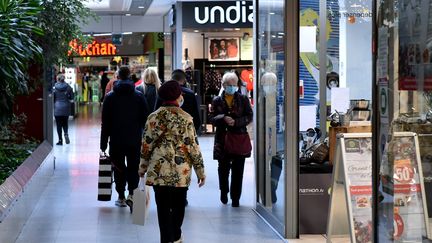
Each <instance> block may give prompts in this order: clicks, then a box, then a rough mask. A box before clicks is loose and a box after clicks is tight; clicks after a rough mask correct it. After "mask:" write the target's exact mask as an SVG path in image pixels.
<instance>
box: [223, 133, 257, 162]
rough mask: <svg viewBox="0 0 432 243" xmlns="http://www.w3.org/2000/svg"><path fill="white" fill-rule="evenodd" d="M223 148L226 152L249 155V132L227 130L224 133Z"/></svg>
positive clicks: (250, 148)
mask: <svg viewBox="0 0 432 243" xmlns="http://www.w3.org/2000/svg"><path fill="white" fill-rule="evenodd" d="M224 150H225V152H226V153H228V154H234V155H241V156H246V157H250V156H251V151H252V144H251V141H250V137H249V133H234V132H230V131H228V132H227V133H226V134H225V144H224Z"/></svg>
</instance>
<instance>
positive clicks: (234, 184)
mask: <svg viewBox="0 0 432 243" xmlns="http://www.w3.org/2000/svg"><path fill="white" fill-rule="evenodd" d="M218 162H219V165H218V174H219V189H220V190H221V193H228V192H230V196H231V200H233V201H239V200H240V196H241V192H242V184H243V172H244V164H245V157H244V156H236V155H227V156H225V158H224V159H221V160H218ZM230 170H231V186H229V174H230Z"/></svg>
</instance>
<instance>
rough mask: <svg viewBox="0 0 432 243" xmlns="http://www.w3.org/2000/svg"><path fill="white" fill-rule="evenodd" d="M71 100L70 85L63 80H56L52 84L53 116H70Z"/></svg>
mask: <svg viewBox="0 0 432 243" xmlns="http://www.w3.org/2000/svg"><path fill="white" fill-rule="evenodd" d="M72 100H73V91H72V87H71V86H70V85H69V84H67V83H65V82H57V83H56V84H55V85H54V116H70V114H71V102H72Z"/></svg>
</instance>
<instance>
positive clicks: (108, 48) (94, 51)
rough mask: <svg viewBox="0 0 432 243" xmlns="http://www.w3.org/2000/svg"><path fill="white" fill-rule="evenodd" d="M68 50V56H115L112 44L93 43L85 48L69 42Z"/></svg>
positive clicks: (115, 49) (74, 42) (115, 50)
mask: <svg viewBox="0 0 432 243" xmlns="http://www.w3.org/2000/svg"><path fill="white" fill-rule="evenodd" d="M69 47H70V50H69V51H68V55H69V56H71V55H73V54H75V53H76V54H78V55H79V56H82V57H85V56H114V55H116V54H117V48H116V46H115V45H113V44H112V43H99V42H97V41H93V42H92V43H90V44H88V45H87V47H86V48H84V47H83V45H79V44H78V42H77V41H76V40H73V41H71V42H69Z"/></svg>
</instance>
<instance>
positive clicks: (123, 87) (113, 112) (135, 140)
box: [100, 80, 149, 151]
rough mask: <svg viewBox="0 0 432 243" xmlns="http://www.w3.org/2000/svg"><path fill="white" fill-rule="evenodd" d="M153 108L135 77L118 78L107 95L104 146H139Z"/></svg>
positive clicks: (103, 131) (104, 148) (103, 117)
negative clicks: (118, 80)
mask: <svg viewBox="0 0 432 243" xmlns="http://www.w3.org/2000/svg"><path fill="white" fill-rule="evenodd" d="M148 115H149V108H148V105H147V102H146V100H145V98H144V95H143V94H142V93H141V92H139V91H136V90H135V85H134V83H133V82H132V81H131V80H124V81H120V82H117V83H116V84H115V85H114V89H113V91H112V92H109V93H108V94H107V95H106V96H105V100H104V102H103V107H102V130H101V141H100V149H101V150H102V151H105V150H106V148H107V145H108V140H109V144H110V147H116V148H139V147H140V146H141V137H142V132H143V128H144V125H145V123H146V121H147V117H148Z"/></svg>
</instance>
